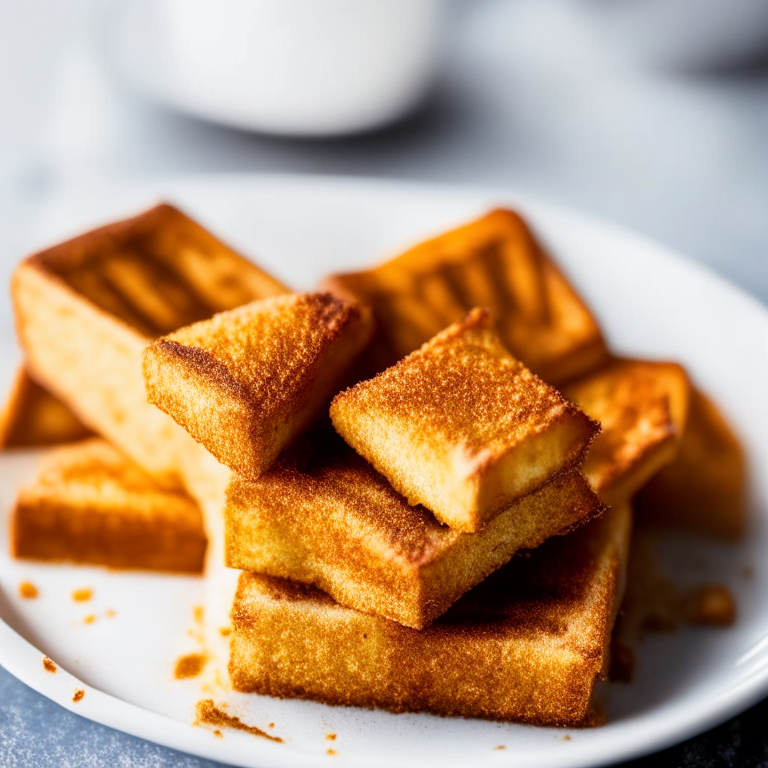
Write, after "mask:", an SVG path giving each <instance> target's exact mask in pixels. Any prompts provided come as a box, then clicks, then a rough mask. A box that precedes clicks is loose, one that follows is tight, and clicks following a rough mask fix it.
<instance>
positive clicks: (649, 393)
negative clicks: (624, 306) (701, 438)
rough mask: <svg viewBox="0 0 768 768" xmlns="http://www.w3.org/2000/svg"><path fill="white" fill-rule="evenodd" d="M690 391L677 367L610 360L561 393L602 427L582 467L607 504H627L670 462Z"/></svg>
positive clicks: (686, 379)
mask: <svg viewBox="0 0 768 768" xmlns="http://www.w3.org/2000/svg"><path fill="white" fill-rule="evenodd" d="M690 392H691V385H690V382H689V380H688V376H687V374H686V372H685V370H684V369H683V368H682V367H681V366H679V365H677V364H676V363H657V362H649V361H644V360H630V359H614V360H612V361H611V362H610V363H609V364H608V365H607V366H605V367H604V368H602V369H601V370H599V371H597V372H596V373H593V374H590V375H589V376H586V377H584V378H581V379H579V380H578V381H575V382H572V383H570V384H568V385H566V386H565V387H564V388H563V394H565V395H566V397H568V398H570V399H571V400H573V401H574V402H575V403H576V404H578V405H579V407H581V408H583V409H584V411H586V413H588V414H589V415H590V416H591V417H592V418H593V419H596V420H597V421H599V422H600V423H601V425H602V432H601V433H600V434H599V435H598V436H597V438H596V439H595V441H594V443H593V444H592V447H591V448H590V451H589V453H588V454H587V459H586V461H585V462H584V467H583V471H584V474H585V475H586V476H587V478H588V479H589V481H590V483H591V484H592V487H593V488H594V489H595V490H596V491H597V493H598V494H599V495H600V497H601V498H602V499H603V500H604V501H605V502H607V503H608V504H617V503H620V502H623V501H628V500H629V499H631V498H632V496H634V494H635V493H636V492H637V491H638V490H639V489H640V488H641V487H642V486H643V485H644V484H645V483H646V482H647V481H648V479H649V478H651V477H652V476H653V475H654V474H655V473H656V472H658V471H659V469H661V468H662V467H663V466H664V465H666V464H669V463H670V462H671V461H673V460H674V458H675V456H676V454H677V452H678V450H679V448H680V445H681V440H682V436H683V433H684V430H685V425H686V419H687V416H688V402H689V397H690Z"/></svg>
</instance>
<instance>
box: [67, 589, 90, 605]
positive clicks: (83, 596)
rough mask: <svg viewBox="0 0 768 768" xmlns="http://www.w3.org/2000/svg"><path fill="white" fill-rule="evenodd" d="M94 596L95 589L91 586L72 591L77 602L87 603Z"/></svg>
mask: <svg viewBox="0 0 768 768" xmlns="http://www.w3.org/2000/svg"><path fill="white" fill-rule="evenodd" d="M92 597H93V590H92V589H91V588H90V587H82V588H80V589H76V590H74V592H72V599H73V600H74V601H75V602H76V603H85V602H87V601H88V600H90V599H91V598H92Z"/></svg>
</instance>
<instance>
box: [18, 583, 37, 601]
mask: <svg viewBox="0 0 768 768" xmlns="http://www.w3.org/2000/svg"><path fill="white" fill-rule="evenodd" d="M39 594H40V593H39V592H38V591H37V587H36V586H35V585H34V584H32V583H30V582H29V581H22V582H21V584H19V597H23V598H24V599H25V600H34V598H36V597H37V596H38V595H39Z"/></svg>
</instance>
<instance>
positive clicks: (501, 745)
mask: <svg viewBox="0 0 768 768" xmlns="http://www.w3.org/2000/svg"><path fill="white" fill-rule="evenodd" d="M494 749H495V750H497V751H498V750H499V749H506V747H505V746H504V745H503V744H500V745H499V746H498V747H494Z"/></svg>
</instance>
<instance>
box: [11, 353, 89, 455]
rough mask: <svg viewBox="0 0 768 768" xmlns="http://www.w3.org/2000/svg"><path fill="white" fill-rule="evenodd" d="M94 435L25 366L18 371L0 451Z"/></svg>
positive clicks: (65, 441)
mask: <svg viewBox="0 0 768 768" xmlns="http://www.w3.org/2000/svg"><path fill="white" fill-rule="evenodd" d="M92 435H93V431H92V430H90V429H88V427H86V426H85V425H84V424H83V423H82V422H81V421H80V419H78V418H77V416H75V414H74V413H72V411H71V410H70V409H69V408H68V407H67V406H66V405H65V404H64V403H62V402H61V400H59V399H58V398H57V397H55V396H54V395H52V394H51V393H50V392H48V390H47V389H45V388H44V387H41V386H40V385H39V384H38V383H37V382H36V381H35V380H34V379H33V378H32V377H31V376H30V374H29V371H28V370H27V368H26V367H25V366H23V365H22V366H21V367H19V368H18V370H17V371H16V375H15V377H14V380H13V384H12V385H11V391H10V392H9V394H8V400H7V401H6V403H5V406H4V407H3V411H2V414H1V415H0V449H7V448H35V447H42V446H48V445H58V444H60V443H73V442H75V441H77V440H82V439H84V438H86V437H90V436H92Z"/></svg>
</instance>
